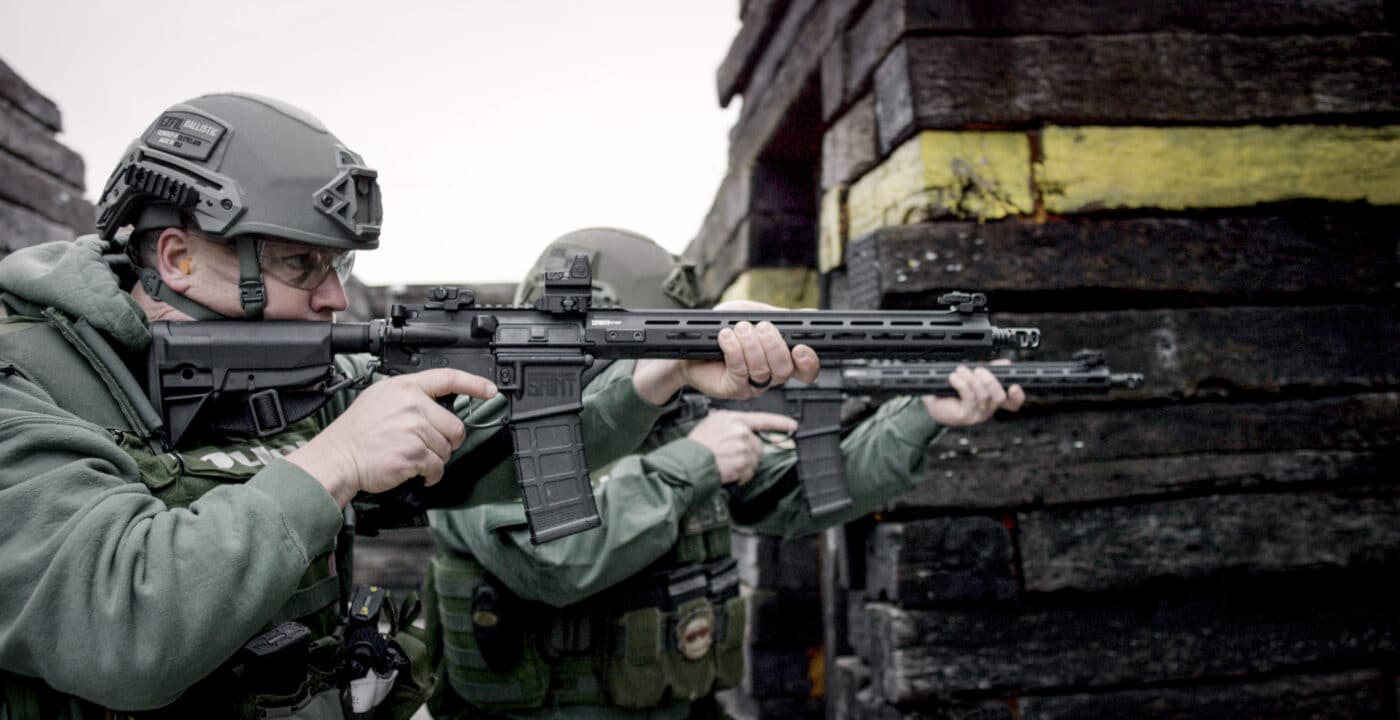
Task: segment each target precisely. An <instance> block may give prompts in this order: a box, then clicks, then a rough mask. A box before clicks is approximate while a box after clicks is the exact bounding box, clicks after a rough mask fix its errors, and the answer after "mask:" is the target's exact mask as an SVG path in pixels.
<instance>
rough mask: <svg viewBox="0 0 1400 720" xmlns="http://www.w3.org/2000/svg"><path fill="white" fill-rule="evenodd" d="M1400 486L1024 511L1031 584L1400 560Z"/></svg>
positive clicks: (1115, 585) (1129, 585)
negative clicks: (1367, 490) (1362, 491)
mask: <svg viewBox="0 0 1400 720" xmlns="http://www.w3.org/2000/svg"><path fill="white" fill-rule="evenodd" d="M1397 491H1400V486H1397V485H1394V484H1392V485H1391V486H1390V487H1389V488H1382V489H1378V490H1375V491H1373V493H1374V494H1366V495H1362V494H1360V491H1359V490H1358V491H1353V492H1348V493H1289V494H1246V495H1214V496H1210V497H1199V498H1187V499H1182V500H1171V501H1166V502H1156V503H1151V504H1146V505H1115V506H1108V507H1096V508H1075V509H1069V508H1065V509H1046V510H1036V511H1032V512H1025V513H1021V514H1020V515H1018V521H1017V527H1018V528H1019V531H1020V532H1019V537H1020V548H1021V567H1022V571H1023V573H1024V576H1025V583H1026V592H1055V591H1058V590H1071V589H1073V590H1091V591H1098V590H1116V589H1134V588H1139V587H1142V586H1144V585H1146V584H1148V583H1156V582H1160V581H1164V580H1173V581H1178V580H1183V579H1184V580H1198V579H1202V578H1222V577H1243V576H1254V575H1259V574H1266V573H1278V572H1287V571H1300V570H1317V569H1329V568H1330V569H1352V570H1361V569H1365V568H1372V569H1374V570H1375V571H1376V572H1378V573H1393V572H1394V568H1395V566H1396V565H1400V494H1397Z"/></svg>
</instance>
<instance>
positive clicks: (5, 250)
mask: <svg viewBox="0 0 1400 720" xmlns="http://www.w3.org/2000/svg"><path fill="white" fill-rule="evenodd" d="M62 130H63V123H62V117H61V116H60V114H59V111H58V106H57V105H55V104H54V103H53V101H52V100H50V99H48V98H46V97H44V96H43V95H42V94H40V93H39V91H37V90H35V89H34V88H33V87H31V86H30V85H29V83H26V82H25V81H24V79H23V78H21V77H20V76H19V75H18V74H16V73H15V71H14V70H12V69H10V66H9V65H6V64H5V62H4V61H3V60H0V257H4V256H5V255H7V254H9V253H10V252H12V251H14V250H17V249H19V248H22V247H27V246H29V245H37V244H39V243H42V242H48V241H50V240H72V239H73V238H74V237H76V236H77V235H81V234H83V233H90V232H93V228H94V227H95V221H94V216H93V208H92V203H90V202H88V201H87V200H84V199H83V159H82V158H81V157H79V156H78V154H77V153H75V152H73V151H72V150H69V149H68V148H67V147H64V146H63V144H61V143H59V142H58V141H57V140H56V139H55V138H54V136H55V135H56V134H57V133H59V132H61V131H62Z"/></svg>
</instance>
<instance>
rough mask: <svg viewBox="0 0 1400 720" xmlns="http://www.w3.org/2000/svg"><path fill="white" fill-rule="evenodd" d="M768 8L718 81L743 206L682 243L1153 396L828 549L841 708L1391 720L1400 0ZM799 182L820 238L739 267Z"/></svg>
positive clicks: (996, 433)
mask: <svg viewBox="0 0 1400 720" xmlns="http://www.w3.org/2000/svg"><path fill="white" fill-rule="evenodd" d="M763 7H765V4H764V3H761V2H757V0H751V1H750V2H748V3H746V4H745V8H746V10H747V12H749V13H755V14H754V17H755V18H756V20H762V23H766V26H767V28H768V29H758V30H754V31H752V32H749V29H748V20H747V15H746V27H745V32H746V33H748V35H747V36H746V35H745V34H744V33H741V35H740V38H739V39H736V43H735V48H741V47H748V46H744V45H742V44H741V43H740V40H744V41H745V42H747V43H749V45H753V44H754V43H759V42H760V41H759V40H757V39H756V38H767V40H766V42H767V43H768V45H767V46H760V47H756V48H754V47H750V48H749V50H748V51H747V52H749V54H750V55H753V56H755V57H757V58H758V59H757V60H755V61H752V62H749V63H747V64H746V63H743V62H738V63H736V62H733V61H732V58H731V59H730V60H727V61H726V67H728V68H729V74H728V75H726V74H725V72H724V71H723V70H722V72H721V75H720V80H721V83H720V90H721V99H722V100H727V99H729V97H732V96H733V95H734V94H736V93H742V94H743V96H744V103H745V107H744V110H743V114H742V115H741V117H740V120H739V124H738V126H736V128H735V130H734V134H733V142H732V146H731V150H732V156H731V176H730V178H729V179H728V180H727V181H726V184H725V188H728V189H730V190H731V191H732V190H733V188H736V187H737V188H741V189H742V188H744V187H747V188H748V189H749V199H748V201H747V204H745V203H743V202H735V201H733V200H732V198H733V197H735V196H736V195H734V194H733V193H732V192H731V193H730V194H728V195H726V194H722V195H721V197H720V199H718V200H717V201H716V206H715V207H716V212H712V214H711V217H710V218H709V220H708V221H707V223H706V225H705V226H704V227H703V228H702V230H701V233H700V235H699V236H698V237H697V238H696V241H695V243H694V244H693V245H692V248H691V254H692V256H693V257H696V258H697V259H699V260H700V261H701V262H702V263H708V264H707V265H706V266H705V268H704V270H705V277H706V278H707V280H709V281H712V282H714V283H716V284H720V287H719V289H717V290H716V291H715V293H716V294H721V293H724V292H725V291H726V290H725V288H728V292H729V294H730V296H734V295H736V294H740V293H736V292H735V291H734V288H735V287H738V286H739V285H740V283H742V282H743V280H744V278H745V277H746V276H748V275H751V274H753V273H755V272H756V269H755V266H756V265H760V264H766V265H798V266H800V265H802V264H803V262H804V258H808V259H810V258H811V257H812V255H813V254H814V255H815V264H816V267H817V269H818V270H819V271H820V273H821V274H820V278H821V280H820V282H821V285H822V286H823V294H824V299H825V300H826V301H827V303H828V304H829V305H831V306H834V307H856V308H918V307H929V306H931V304H932V302H933V299H934V298H935V297H936V296H937V295H938V294H939V293H940V292H942V291H945V290H949V289H966V290H977V291H984V292H987V293H988V294H989V296H990V297H991V302H992V309H993V311H994V314H995V317H996V318H997V321H998V323H999V324H1006V325H1035V326H1038V327H1040V328H1041V330H1042V332H1043V342H1042V347H1041V349H1040V350H1039V351H1038V353H1036V354H1034V355H1031V354H1027V355H1025V356H1024V357H1026V358H1043V359H1058V358H1064V357H1068V356H1069V355H1070V354H1071V353H1073V352H1074V351H1075V350H1077V349H1080V348H1086V347H1088V348H1099V349H1103V350H1105V351H1106V352H1107V353H1108V359H1109V362H1110V364H1111V365H1113V366H1114V367H1115V368H1116V369H1122V370H1132V371H1140V372H1143V373H1145V375H1146V377H1147V382H1146V383H1145V384H1144V386H1143V387H1141V388H1138V389H1136V390H1133V391H1129V392H1122V393H1119V394H1115V395H1114V396H1112V397H1111V398H1108V399H1099V400H1094V401H1084V400H1078V401H1049V400H1045V399H1039V400H1035V401H1033V402H1032V404H1031V405H1030V407H1028V408H1027V409H1026V410H1024V411H1023V412H1022V413H1020V414H1019V415H1015V416H1008V417H1000V418H998V419H997V420H996V421H995V422H993V423H992V424H990V425H987V426H983V427H979V428H975V429H972V430H968V431H955V432H950V433H949V434H948V435H947V436H945V437H944V438H943V439H942V440H941V441H940V442H939V443H937V444H936V445H934V446H933V447H931V448H930V451H929V456H928V470H927V480H926V482H925V483H924V485H923V486H922V487H921V488H920V489H919V490H917V491H915V492H914V493H912V494H910V495H909V496H906V497H905V498H902V499H901V500H899V501H898V502H896V503H895V504H894V505H892V506H891V507H889V508H886V510H885V511H884V512H882V513H881V514H880V516H879V521H878V522H867V523H862V524H859V525H857V526H854V527H850V528H846V529H842V530H839V531H832V532H829V533H828V534H827V537H826V538H825V541H824V547H825V548H826V550H827V552H828V556H825V557H823V562H822V565H823V574H824V582H823V595H824V597H823V603H824V606H825V611H824V623H825V625H826V641H825V644H826V650H827V652H828V654H829V658H828V662H827V664H826V667H827V673H826V678H827V697H828V699H829V704H828V707H829V711H830V713H831V714H832V715H833V716H837V717H871V718H886V717H938V718H974V717H976V718H984V717H987V718H990V717H1005V718H1012V717H1015V718H1022V719H1024V720H1033V719H1036V718H1069V717H1149V718H1150V717H1160V718H1165V717H1222V718H1223V717H1283V718H1295V717H1297V718H1301V717H1391V718H1394V717H1396V705H1397V702H1396V694H1395V687H1396V665H1395V657H1396V656H1397V650H1400V627H1397V626H1398V625H1400V621H1397V617H1400V616H1397V615H1396V613H1395V612H1394V610H1393V609H1394V607H1395V606H1396V605H1395V603H1396V600H1397V599H1400V592H1397V590H1396V589H1395V587H1394V583H1393V581H1392V580H1391V578H1393V576H1394V574H1395V571H1396V569H1397V567H1398V566H1400V531H1397V530H1396V528H1397V527H1400V522H1397V521H1400V487H1397V485H1396V477H1397V475H1396V473H1395V470H1394V468H1395V466H1396V461H1397V460H1400V421H1397V420H1396V418H1397V417H1400V412H1397V410H1400V393H1397V385H1400V364H1397V363H1396V362H1395V360H1394V355H1393V348H1394V346H1395V343H1396V338H1397V337H1400V332H1397V331H1400V305H1397V302H1396V300H1397V288H1400V284H1398V282H1400V262H1398V261H1397V257H1400V245H1398V244H1397V240H1398V239H1400V230H1397V227H1400V225H1398V224H1397V220H1400V125H1397V124H1396V123H1397V119H1398V118H1400V80H1398V79H1397V66H1396V62H1397V60H1396V58H1397V57H1400V52H1397V51H1400V42H1397V37H1396V34H1395V33H1396V24H1395V16H1394V12H1393V11H1394V8H1392V7H1388V4H1387V3H1384V2H1382V1H1381V0H1308V1H1306V2H1283V1H1282V0H1239V1H1237V2H1226V3H1220V2H1210V3H1206V2H1202V1H1201V0H1171V1H1170V2H1163V3H1146V4H1144V3H1128V2H1122V1H1120V0H1082V1H1081V0H1075V1H1073V2H1070V3H1069V4H1068V5H1066V4H1065V3H1057V4H1051V5H1046V4H1044V3H1040V4H1037V3H1028V2H1018V1H1014V0H1013V1H1010V2H995V3H987V2H972V1H971V0H969V1H967V2H933V1H932V0H871V1H870V2H866V3H850V4H843V3H817V4H804V3H801V2H798V1H797V0H793V1H792V2H790V3H785V4H783V5H782V8H781V15H782V16H781V17H779V18H776V19H773V18H771V17H769V15H765V14H762V13H760V12H759V11H760V10H761V9H762V8H763ZM774 12H778V11H774ZM770 14H771V12H770ZM746 37H747V40H745V38H746ZM780 46H781V47H780ZM779 48H780V52H779V54H780V55H781V57H780V58H777V56H776V55H775V56H774V57H772V58H770V56H769V53H770V52H775V51H778V50H779ZM735 52H736V50H735V49H731V55H733V54H734V53H735ZM775 58H777V59H775ZM765 63H766V64H765ZM765 68H767V69H766V70H765ZM726 82H727V83H728V84H727V85H726ZM812 128H819V130H818V131H815V132H814V131H813V129H812ZM813 135H816V136H818V139H819V147H820V161H819V162H818V161H816V160H815V159H812V160H809V161H808V162H807V164H806V165H805V166H804V165H803V164H802V163H801V160H800V155H801V152H798V150H807V151H810V150H811V148H812V147H813V140H812V138H813ZM775 167H776V168H778V169H779V170H781V172H780V173H775V172H773V168H775ZM774 177H778V178H780V179H782V178H787V179H786V180H781V181H779V182H774V181H773V178H774ZM794 178H798V179H802V178H816V179H815V180H814V181H812V182H813V184H816V185H817V186H818V187H819V195H815V196H812V197H809V198H807V200H806V201H805V202H797V201H794V202H791V203H789V204H788V205H787V206H786V212H787V213H788V216H789V217H790V218H793V219H792V220H791V222H789V223H788V224H787V225H786V226H785V227H797V226H800V225H802V224H803V223H810V221H811V218H813V217H816V218H817V222H816V224H817V227H818V237H816V238H811V237H809V238H808V244H807V245H805V246H804V247H803V248H802V250H801V251H798V250H792V249H786V250H781V253H780V256H779V257H778V258H777V260H776V261H775V260H774V258H773V256H772V254H771V253H770V254H765V252H767V251H764V252H755V251H754V250H752V248H753V247H756V246H757V247H763V246H764V245H765V244H764V242H763V239H762V237H758V238H754V237H748V238H747V239H745V240H743V241H742V242H736V239H742V238H743V237H744V236H743V234H742V233H740V232H737V230H736V229H737V228H742V227H744V226H745V222H746V221H747V222H748V223H749V227H750V228H752V227H753V222H754V220H755V218H756V217H758V214H757V213H756V211H755V208H756V207H757V203H756V202H755V200H754V198H753V194H754V192H756V191H755V188H761V187H766V188H769V189H770V190H772V189H777V190H783V189H785V188H786V189H787V190H789V191H791V192H794V193H795V192H799V191H801V190H802V189H803V188H804V187H807V186H806V185H803V184H802V182H801V181H799V180H793V179H794ZM737 197H740V198H742V197H744V194H743V193H738V195H737ZM726 198H728V200H726ZM735 208H742V209H743V211H740V210H736V209H735ZM725 218H728V219H729V220H728V221H727V224H726V222H722V220H724V219H725ZM735 218H737V219H735ZM726 227H727V228H731V230H730V231H728V234H726V230H725V228H726ZM777 237H779V238H780V240H779V241H778V242H776V243H775V245H774V246H773V247H774V248H779V249H782V248H789V247H790V246H791V245H792V244H793V240H792V239H791V235H790V234H787V233H780V234H779V235H778V236H777ZM813 245H815V246H816V247H815V250H816V252H815V253H812V254H808V255H803V254H802V252H809V253H810V250H811V249H812V246H813ZM808 262H809V264H810V260H808ZM787 272H795V271H792V270H788V271H787ZM707 289H709V288H707ZM760 297H761V295H760Z"/></svg>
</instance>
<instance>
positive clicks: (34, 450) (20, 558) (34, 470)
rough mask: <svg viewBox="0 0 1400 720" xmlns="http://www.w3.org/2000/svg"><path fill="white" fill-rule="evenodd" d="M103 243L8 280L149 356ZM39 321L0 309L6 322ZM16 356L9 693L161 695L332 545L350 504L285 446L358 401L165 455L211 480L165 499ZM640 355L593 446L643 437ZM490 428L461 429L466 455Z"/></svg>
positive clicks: (605, 401) (4, 584)
mask: <svg viewBox="0 0 1400 720" xmlns="http://www.w3.org/2000/svg"><path fill="white" fill-rule="evenodd" d="M107 250H108V247H107V245H106V244H105V243H103V242H102V241H100V240H99V239H97V238H96V237H95V236H87V237H84V238H80V239H79V240H78V241H76V242H73V243H50V244H46V245H40V246H36V247H32V248H27V249H25V250H20V251H18V252H16V253H14V254H12V255H10V256H9V257H6V258H5V259H4V260H3V261H0V293H5V294H7V295H8V296H9V297H10V298H11V299H18V300H19V301H23V302H24V303H29V304H31V305H33V306H37V307H40V308H53V309H55V310H57V311H59V312H61V313H62V314H63V315H65V316H67V317H68V318H70V319H72V320H74V321H75V322H79V324H81V323H82V322H85V323H86V324H88V325H90V326H91V327H92V328H93V329H95V330H96V331H98V332H99V333H101V336H102V338H104V339H105V340H106V342H107V343H109V344H110V349H111V350H114V351H116V352H117V353H119V354H121V355H123V356H126V357H140V356H141V353H142V352H143V350H144V348H145V346H146V345H147V344H148V343H149V333H148V331H147V328H146V320H145V317H144V315H143V313H142V312H141V310H140V308H139V306H138V305H137V304H136V303H135V301H134V300H133V299H132V298H131V297H130V296H129V295H128V294H126V293H125V292H123V291H122V290H121V288H120V287H119V286H118V283H117V280H116V277H115V276H114V275H113V274H112V273H111V272H110V270H109V269H108V267H107V265H106V263H105V262H103V260H102V254H103V253H104V252H106V251H107ZM42 327H47V324H46V323H43V322H33V321H27V320H17V319H16V318H11V319H9V320H7V321H0V333H4V332H19V333H24V332H30V331H32V330H34V329H36V328H42ZM18 364H19V363H14V362H7V361H6V359H5V358H3V357H0V508H3V509H4V513H5V519H4V521H3V522H0V557H3V558H4V561H3V562H0V588H4V591H3V593H0V689H3V686H4V684H5V682H6V681H5V675H6V673H11V674H15V675H21V676H29V677H37V678H41V679H42V680H43V681H44V682H45V683H47V684H48V685H49V686H50V687H52V688H53V689H55V690H57V691H59V692H61V693H65V694H68V695H74V696H77V697H80V698H84V699H86V700H89V701H92V702H95V703H98V704H100V705H102V706H106V707H112V708H120V709H124V710H140V709H149V708H156V707H162V706H165V705H167V704H169V703H171V702H172V701H174V700H175V699H176V698H178V697H179V696H180V695H181V694H182V693H184V692H185V690H186V689H187V688H189V687H191V686H192V685H194V684H195V683H196V682H197V681H199V680H200V679H201V678H203V677H205V676H207V675H209V674H210V673H211V672H213V671H214V670H215V669H217V668H218V667H219V666H220V665H221V664H222V663H224V661H226V660H228V659H229V658H230V657H231V656H232V655H233V654H234V652H235V651H236V650H237V649H238V648H239V647H240V646H241V645H242V644H243V643H244V642H245V641H246V640H248V639H249V638H250V637H252V636H253V635H255V634H257V633H258V632H259V630H261V629H262V628H264V627H265V626H266V625H267V624H268V623H269V621H271V620H273V619H274V618H275V615H276V613H277V612H278V610H279V609H280V608H282V607H283V604H284V603H285V602H286V601H287V600H288V598H289V597H291V596H292V594H293V592H294V591H295V590H296V589H297V588H298V585H299V583H300V582H301V581H302V579H303V576H304V575H305V574H306V573H307V570H308V567H310V566H312V563H313V560H315V559H316V558H318V557H322V556H324V555H325V554H327V553H329V552H330V551H331V550H332V548H333V545H334V542H335V537H336V533H337V532H338V530H339V528H340V525H341V513H340V510H339V509H338V508H337V506H336V504H335V502H334V501H333V500H332V499H331V496H330V495H329V493H327V492H326V491H325V489H324V488H322V486H321V485H320V484H319V483H318V482H317V481H316V480H315V479H314V478H312V477H311V476H310V475H308V474H307V473H306V472H305V471H303V470H301V469H300V468H299V467H297V466H296V465H294V464H292V463H289V462H287V461H286V460H284V459H282V458H281V457H280V456H281V455H284V454H285V453H286V452H287V451H289V450H290V449H292V448H294V447H295V446H296V445H297V444H298V443H299V442H304V439H305V438H306V437H309V436H310V435H314V433H315V432H316V431H319V429H320V428H321V427H323V426H324V423H326V422H329V420H330V418H331V416H332V415H334V414H335V413H337V412H338V411H343V409H344V407H346V406H347V405H348V401H349V399H350V398H349V397H346V398H342V399H341V401H340V402H337V403H333V404H332V407H331V408H329V409H328V411H326V412H323V413H322V414H321V416H320V417H318V418H313V419H310V420H309V421H307V422H306V423H298V424H297V425H296V426H294V427H293V428H292V429H289V433H292V434H290V435H287V436H278V437H274V438H270V439H268V440H267V441H265V442H260V441H257V440H238V439H230V440H229V442H228V443H226V444H225V445H223V446H220V447H206V448H200V449H197V450H194V451H189V452H186V451H182V456H181V457H179V458H176V457H174V456H173V455H168V456H159V457H157V458H155V459H154V460H152V461H151V463H153V464H154V465H161V464H162V463H163V464H164V465H165V466H166V468H165V469H166V471H167V472H170V467H171V466H174V467H176V468H180V469H179V470H176V472H185V473H187V474H188V473H196V474H200V478H199V480H201V481H203V482H206V484H207V485H209V486H211V487H212V489H210V490H208V491H207V492H203V493H202V494H200V495H199V496H198V497H194V498H186V499H182V500H181V501H180V502H177V503H173V504H170V503H167V502H165V501H163V500H162V499H160V498H158V497H157V494H158V493H157V494H153V492H152V488H150V487H148V484H147V481H149V480H150V475H151V473H149V472H148V470H150V467H148V465H147V464H146V463H141V464H138V462H137V460H136V459H135V458H134V457H133V456H132V455H131V454H128V452H127V451H125V450H123V448H122V446H121V445H119V443H118V440H119V439H120V438H119V437H118V436H116V435H114V433H113V432H111V428H110V423H107V424H104V423H102V422H100V421H94V419H92V418H87V417H84V414H85V413H84V410H83V409H81V408H73V407H71V406H70V407H62V406H60V404H59V402H58V401H56V400H55V395H61V390H62V388H47V389H46V388H44V387H41V386H40V385H38V384H36V383H35V382H32V381H31V378H29V377H27V375H26V374H25V373H24V368H23V367H17V368H15V367H13V366H14V365H18ZM356 364H358V363H356ZM7 366H10V368H11V369H9V370H6V368H7ZM631 367H632V365H631V364H630V363H617V364H615V366H614V367H611V368H609V369H608V372H607V373H604V374H603V375H602V376H600V377H599V378H598V380H595V383H594V385H590V387H589V391H590V392H589V393H588V395H587V397H586V398H585V411H584V413H583V415H584V431H585V433H587V434H588V435H590V436H592V437H605V438H608V440H609V442H608V443H605V444H604V445H603V446H601V447H600V448H599V452H598V453H597V455H598V457H597V458H590V459H595V460H597V461H599V462H603V461H606V460H607V459H610V458H608V457H607V456H608V455H610V454H611V455H612V456H613V457H615V456H616V454H620V453H622V452H627V451H630V450H631V449H632V448H634V447H636V445H637V444H639V443H640V442H641V440H642V439H643V437H644V436H645V433H646V430H647V429H648V428H649V427H650V425H651V423H652V422H653V421H654V420H655V419H656V417H657V415H658V414H659V412H660V409H659V408H656V407H654V406H652V405H650V404H649V403H646V402H645V401H644V400H642V399H641V398H640V397H638V396H637V395H636V392H635V390H634V389H633V387H632V384H631V382H630V381H628V380H629V379H630V371H631ZM137 374H138V376H139V374H140V373H139V372H138V373H137ZM595 386H596V388H595ZM141 402H144V401H143V400H142V401H141ZM70 405H71V404H70ZM484 405H485V404H477V407H475V408H473V409H472V415H473V417H474V418H475V419H477V420H481V419H482V418H483V416H491V415H494V416H497V417H499V415H500V412H501V406H502V405H503V403H495V404H494V405H493V406H491V407H484ZM493 408H494V409H493ZM483 411H486V412H483ZM463 412H464V414H465V412H466V410H465V409H464V411H463ZM297 433H299V434H297ZM489 434H490V432H484V433H482V432H471V433H469V435H468V442H467V443H465V444H464V446H463V448H462V450H460V451H459V452H458V455H457V457H460V456H461V455H462V454H463V453H466V452H467V451H468V450H470V449H471V448H472V447H474V446H475V445H477V444H479V443H480V441H481V439H482V436H486V435H489ZM590 452H593V447H592V446H590ZM158 489H159V488H158ZM0 700H3V695H2V694H0Z"/></svg>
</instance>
